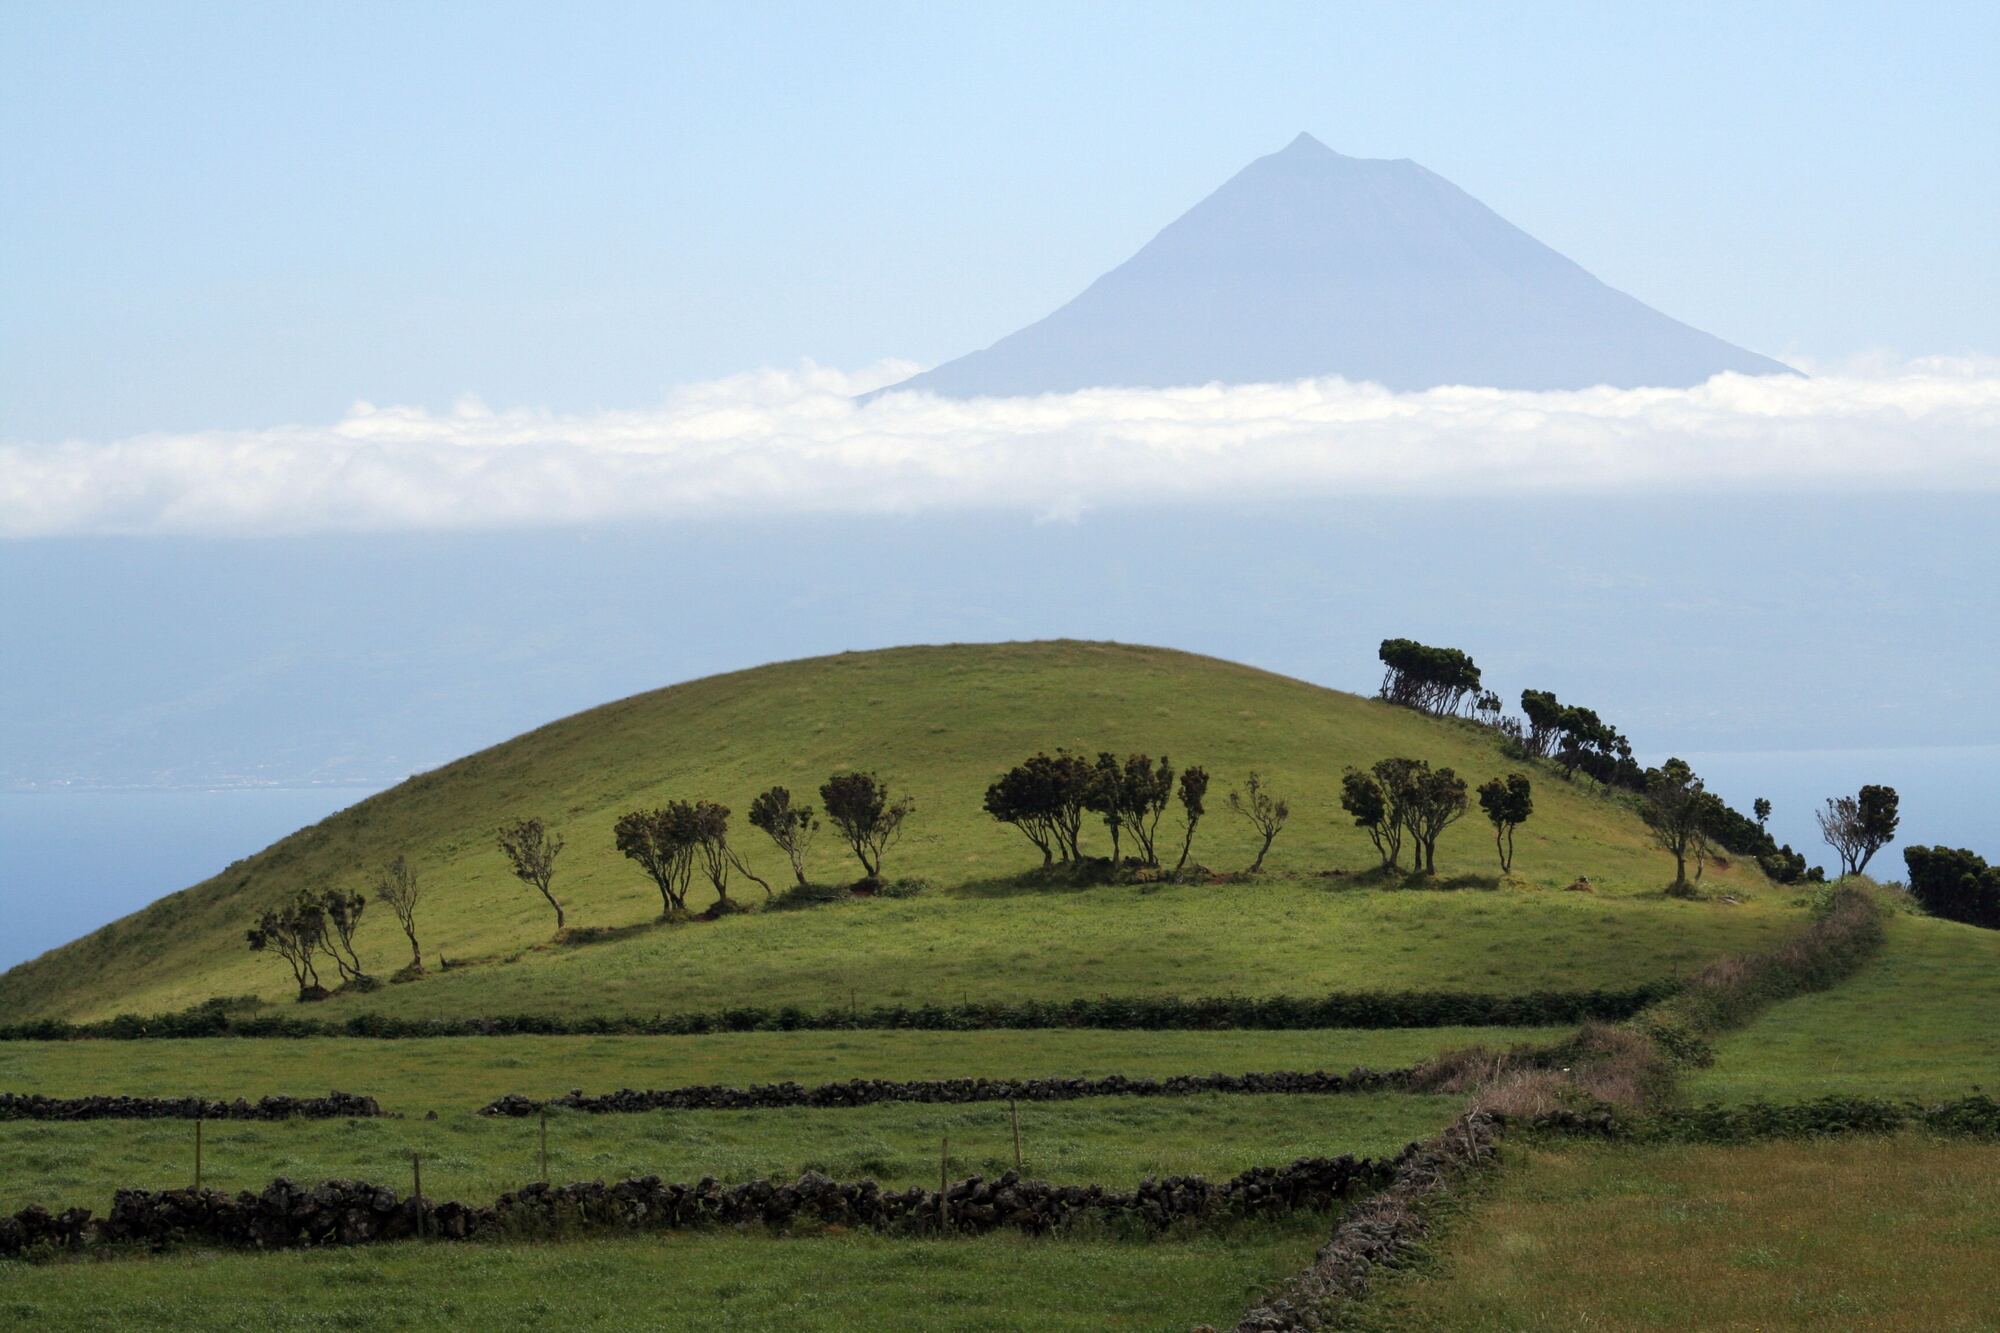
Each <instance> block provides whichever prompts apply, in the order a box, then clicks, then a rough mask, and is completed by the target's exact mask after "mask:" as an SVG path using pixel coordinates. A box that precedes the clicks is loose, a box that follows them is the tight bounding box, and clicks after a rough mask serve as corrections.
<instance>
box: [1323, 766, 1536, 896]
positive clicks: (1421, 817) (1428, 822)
mask: <svg viewBox="0 0 2000 1333" xmlns="http://www.w3.org/2000/svg"><path fill="white" fill-rule="evenodd" d="M1468 807H1469V801H1468V799H1467V795H1466V783H1465V779H1464V778H1461V777H1460V776H1458V774H1457V773H1455V772H1453V771H1452V770H1451V769H1449V768H1435V769H1434V768H1432V767H1431V765H1430V761H1429V760H1426V759H1408V758H1392V759H1380V760H1377V761H1376V762H1375V764H1374V765H1373V766H1372V767H1371V768H1369V769H1368V770H1367V771H1366V772H1363V771H1362V770H1360V769H1358V768H1350V769H1348V770H1347V771H1346V772H1345V773H1344V774H1342V775H1341V779H1340V808H1341V809H1343V810H1345V811H1347V813H1348V814H1349V815H1350V816H1352V817H1353V820H1354V826H1355V827H1356V828H1358V829H1360V830H1362V831H1363V832H1364V833H1366V834H1367V835H1368V840H1369V841H1370V842H1371V843H1373V844H1374V846H1375V851H1376V854H1377V855H1379V856H1380V857H1381V858H1382V868H1383V869H1384V870H1395V869H1398V868H1399V867H1400V864H1401V859H1402V854H1403V846H1404V844H1405V843H1406V842H1407V843H1408V844H1409V846H1410V849H1411V859H1412V861H1413V865H1412V866H1411V869H1412V870H1413V871H1415V872H1416V873H1418V874H1424V875H1435V874H1436V873H1437V844H1438V838H1439V837H1440V836H1442V835H1443V833H1444V831H1445V830H1446V829H1447V828H1449V827H1451V826H1452V825H1453V824H1455V823H1457V822H1458V820H1459V819H1461V818H1462V817H1464V815H1465V813H1466V810H1467V809H1468ZM1479 808H1480V810H1481V811H1482V812H1483V813H1484V814H1485V816H1486V818H1487V820H1488V822H1489V823H1490V824H1491V825H1492V826H1493V847H1494V851H1495V853H1496V855H1497V856H1498V857H1499V860H1500V870H1501V873H1503V874H1507V873H1511V872H1512V871H1513V869H1514V830H1515V829H1517V828H1519V827H1520V826H1521V825H1523V824H1525V823H1527V822H1528V817H1529V816H1530V815H1532V814H1533V813H1534V811H1535V798H1534V789H1533V786H1532V784H1530V783H1529V781H1528V779H1527V778H1526V777H1525V776H1524V775H1522V774H1520V773H1509V774H1507V775H1506V776H1505V777H1499V778H1493V779H1491V780H1489V781H1487V782H1485V783H1482V784H1481V785H1480V788H1479Z"/></svg>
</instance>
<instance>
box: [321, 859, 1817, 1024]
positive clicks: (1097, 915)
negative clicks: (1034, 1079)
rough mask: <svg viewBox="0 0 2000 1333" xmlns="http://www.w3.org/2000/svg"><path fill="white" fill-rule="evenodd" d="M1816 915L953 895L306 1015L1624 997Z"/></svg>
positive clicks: (793, 920) (789, 917)
mask: <svg viewBox="0 0 2000 1333" xmlns="http://www.w3.org/2000/svg"><path fill="white" fill-rule="evenodd" d="M1801 919H1802V917H1801V914H1800V913H1799V912H1798V911H1797V910H1796V909H1793V908H1790V907H1787V906H1785V905H1784V904H1783V902H1782V901H1780V900H1777V899H1776V898H1775V897H1774V896H1767V897H1765V898H1763V899H1760V900H1756V901H1749V902H1743V903H1738V904H1733V905H1732V904H1725V903H1719V902H1677V901H1671V900H1666V899H1661V898H1651V899H1643V898H1634V897H1615V896H1608V895H1606V896H1600V895H1594V894H1580V893H1563V892H1560V891H1558V890H1553V889H1547V888H1543V889H1533V888H1509V889H1503V890H1497V891H1491V892H1480V891H1476V890H1475V891H1469V892H1457V893H1453V892H1423V891H1394V890H1381V889H1364V888H1352V887H1346V886H1343V885H1341V884H1340V883H1339V882H1338V881H1321V882H1289V881H1283V880H1278V881H1273V882H1269V883H1265V884H1258V885H1254V886H1248V887H1216V886H1205V885H1164V886H1155V885H1120V886H1115V887H1103V888H1096V889H1090V890H1081V891H1070V892H1061V891H1049V892H1042V893H1032V894H1018V895H1009V896H1004V897H985V896H973V895H970V894H947V893H937V894H932V895H930V896H927V897H919V898H916V899H910V900H892V901H881V900H875V901H865V902H855V903H849V904H844V905H840V906H834V907H825V908H819V909H816V910H813V911H806V912H773V913H768V914H767V913H758V914H755V915H752V916H739V917H732V918H729V919H727V920H724V921H720V922H715V923H712V924H709V923H703V924H696V925H689V926H681V927H667V928H661V929H657V930H652V931H648V932H645V933H642V934H639V935H636V936H632V937H629V938H625V939H621V940H618V941H615V942H610V943H605V944H598V945H590V946H585V947H579V948H552V949H543V950H536V951H531V952H529V953H527V954H525V955H523V956H522V957H520V958H519V959H516V960H514V961H513V962H511V963H508V964H506V965H500V966H491V967H479V968H472V969H468V970H466V971H462V972H455V973H451V974H449V975H446V976H440V977H436V978H433V979H431V980H429V981H425V982H423V983H420V984H417V985H411V986H396V987H391V988H388V989H386V990H382V991H376V992H373V993H371V994H366V995H357V996H351V997H342V998H339V999H336V1000H332V1001H329V1002H327V1003H324V1004H321V1005H316V1006H310V1007H301V1006H286V1011H287V1012H296V1013H300V1014H303V1015H305V1016H309V1017H320V1018H324V1019H328V1020H339V1019H341V1018H344V1017H346V1016H347V1015H349V1014H353V1013H365V1012H388V1013H395V1014H401V1015H409V1016H440V1017H467V1016H480V1015H490V1014H511V1013H555V1014H567V1015H585V1014H603V1015H626V1014H639V1015H646V1014H655V1013H673V1012H677V1011H688V1010H694V1011H714V1010H718V1009H724V1008H728V1007H731V1006H735V1005H747V1004H756V1005H783V1004H797V1005H803V1006H807V1007H810V1008H834V1007H840V1006H844V1005H848V1004H862V1005H877V1004H907V1005H922V1004H939V1005H945V1004H956V1003H959V1002H960V1001H962V1000H968V999H970V1000H1017V999H1022V998H1030V997H1041V998H1050V999H1066V998H1070V997H1073V996H1096V995H1182V996H1189V997H1194V996H1208V995H1238V994H1247V995H1315V994H1325V993H1327V992H1330V991H1362V990H1440V991H1460V992H1463V991H1487V992H1500V993H1509V994H1511V993H1518V992H1523V991H1532V990H1573V989H1588V988H1591V987H1606V988H1619V987H1626V986H1633V985H1637V984H1640V983H1642V982H1648V981H1653V980H1657V979H1659V978H1663V977H1669V976H1672V975H1674V974H1676V973H1685V972H1690V971H1692V970H1694V969H1695V968H1697V967H1698V966H1700V965H1701V964H1702V963H1705V962H1708V961H1710V960H1711V959H1714V958H1716V957H1719V956H1721V955H1723V954H1727V953H1732V952H1739V951H1747V950H1753V949H1757V948H1760V947H1765V946H1768V945H1769V944H1771V943H1773V942H1775V940H1776V939H1778V938H1779V937H1780V936H1781V935H1782V934H1783V933H1784V932H1785V931H1786V930H1788V929H1792V928H1795V927H1796V926H1797V924H1798V923H1799V921H1800V920H1801Z"/></svg>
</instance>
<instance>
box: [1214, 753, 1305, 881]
mask: <svg viewBox="0 0 2000 1333" xmlns="http://www.w3.org/2000/svg"><path fill="white" fill-rule="evenodd" d="M1229 809H1230V812H1231V813H1232V814H1234V815H1236V816H1238V817H1239V818H1241V819H1242V820H1244V821H1245V822H1246V823H1248V824H1249V825H1250V827H1251V828H1253V829H1255V830H1256V831H1257V836H1258V837H1259V838H1260V839H1261V840H1262V841H1260V842H1259V843H1258V845H1257V859H1256V860H1254V861H1252V862H1251V863H1250V871H1249V873H1251V874H1253V875H1254V874H1256V873H1257V872H1258V871H1260V870H1262V869H1263V868H1264V857H1265V856H1266V855H1268V854H1269V853H1270V850H1271V843H1272V842H1273V841H1275V840H1276V838H1277V836H1278V834H1279V833H1281V832H1282V831H1283V830H1284V827H1285V821H1286V820H1287V819H1290V818H1291V817H1292V807H1291V803H1290V802H1288V801H1286V800H1285V799H1284V798H1283V797H1280V796H1275V795H1273V794H1272V793H1271V791H1270V789H1269V788H1267V787H1266V786H1265V785H1264V779H1263V778H1262V777H1261V776H1260V775H1259V774H1258V773H1257V772H1256V771H1255V770H1252V771H1251V773H1250V776H1249V777H1248V778H1247V779H1245V781H1244V783H1243V790H1242V791H1240V792H1239V791H1236V790H1234V789H1233V788H1232V789H1231V790H1230V793H1229Z"/></svg>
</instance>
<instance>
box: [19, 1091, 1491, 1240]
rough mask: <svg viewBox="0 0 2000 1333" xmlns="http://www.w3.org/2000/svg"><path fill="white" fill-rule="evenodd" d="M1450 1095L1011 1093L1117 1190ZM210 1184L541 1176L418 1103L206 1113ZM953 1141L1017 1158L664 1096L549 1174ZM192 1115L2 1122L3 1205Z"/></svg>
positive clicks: (798, 1167)
mask: <svg viewBox="0 0 2000 1333" xmlns="http://www.w3.org/2000/svg"><path fill="white" fill-rule="evenodd" d="M1458 1105H1459V1099H1455V1098H1450V1097H1424V1096H1410V1095H1405V1094H1401V1093H1353V1094H1342V1095H1339V1096H1333V1097H1311V1096H1245V1095H1235V1094H1206V1095H1202V1096H1194V1097H1181V1098H1155V1097H1104V1098H1093V1099H1091V1100H1088V1101H1077V1102H1055V1103H1041V1104H1032V1105H1027V1106H1023V1107H1022V1108H1021V1127H1022V1134H1023V1138H1024V1141H1025V1159H1024V1164H1025V1166H1026V1168H1027V1169H1028V1170H1029V1171H1030V1172H1031V1173H1032V1174H1034V1175H1037V1176H1040V1177H1042V1178H1044V1179H1051V1180H1060V1181H1094V1182H1099V1183H1103V1184H1109V1185H1117V1186H1119V1187H1129V1186H1131V1185H1133V1184H1136V1183H1137V1182H1138V1181H1139V1180H1141V1179H1143V1178H1144V1177H1146V1176H1149V1175H1152V1176H1160V1175H1170V1174H1201V1175H1205V1176H1208V1177H1209V1178H1211V1179H1221V1178H1223V1177H1226V1176H1231V1175H1234V1174H1236V1173H1237V1172H1239V1171H1242V1170H1244V1169H1245V1168H1247V1167H1251V1166H1256V1165H1260V1164H1273V1165H1275V1164H1281V1163H1284V1162H1288V1161H1291V1160H1292V1159H1293V1158H1296V1157H1305V1156H1336V1155H1338V1154H1340V1153H1343V1152H1351V1153H1354V1154H1355V1155H1357V1156H1379V1155H1381V1154H1384V1153H1393V1152H1395V1151H1396V1150H1398V1149H1400V1148H1401V1147H1402V1146H1403V1145H1404V1144H1406V1143H1408V1142H1410V1141H1411V1140H1413V1139H1419V1138H1423V1137H1426V1136H1428V1135H1429V1134H1431V1133H1434V1132H1435V1131H1436V1130H1437V1129H1439V1128H1441V1127H1442V1126H1443V1125H1444V1124H1445V1122H1447V1121H1448V1120H1450V1118H1451V1117H1452V1115H1453V1113H1454V1112H1455V1111H1456V1110H1457V1109H1458ZM205 1133H206V1145H205V1147H206V1152H205V1157H206V1163H205V1175H206V1183H208V1184H210V1185H213V1186H216V1187H218V1188H224V1189H255V1188H261V1187H262V1186H263V1185H264V1184H265V1182H267V1181H269V1180H270V1179H272V1178H273V1177H274V1176H281V1175H282V1176H288V1177H290V1178H291V1179H293V1180H295V1181H301V1182H312V1181H318V1180H325V1179H353V1178H360V1179H364V1180H372V1181H377V1182H380V1183H383V1184H389V1185H395V1186H399V1187H403V1186H406V1185H407V1183H408V1176H409V1160H410V1153H411V1152H412V1151H417V1152H421V1153H423V1154H424V1161H425V1163H426V1165H425V1168H424V1187H425V1190H426V1191H427V1192H428V1193H431V1194H434V1195H436V1196H438V1197H456V1198H460V1199H463V1200H466V1201H468V1202H485V1201H488V1200H491V1199H492V1198H493V1197H494V1196H495V1195H497V1194H499V1193H500V1192H501V1191H503V1190H508V1189H514V1188H518V1187H519V1186H521V1185H523V1184H526V1183H528V1182H529V1181H531V1180H534V1179H536V1178H537V1177H538V1175H539V1169H538V1167H537V1164H536V1152H537V1134H538V1128H537V1126H536V1124H535V1122H534V1121H532V1120H495V1119H489V1118H487V1117H483V1116H478V1115H472V1114H467V1113H464V1112H454V1113H450V1114H440V1116H439V1118H438V1119H437V1120H434V1121H433V1120H426V1119H422V1118H410V1119H401V1120H398V1119H380V1120H351V1121H306V1120H293V1121H284V1122H279V1123H254V1122H238V1121H231V1122H218V1123H213V1124H210V1125H208V1126H207V1127H206V1131H205ZM947 1137H948V1138H950V1140H951V1147H952V1157H951V1164H952V1171H953V1173H954V1174H955V1175H968V1174H971V1173H973V1172H980V1173H983V1174H986V1175H997V1174H998V1173H999V1172H1001V1171H1003V1170H1006V1169H1008V1168H1009V1167H1011V1166H1012V1165H1013V1136H1012V1131H1011V1127H1010V1125H1009V1121H1008V1117H1007V1107H1006V1105H1005V1104H1004V1103H1000V1104H990V1103H988V1104H979V1105H973V1106H924V1105H901V1104H881V1105H876V1106H865V1107H856V1108H853V1109H842V1110H806V1109H783V1110H771V1111H673V1112H649V1113H643V1114H633V1115H602V1116H594V1115H587V1114H583V1113H568V1114H564V1113H560V1112H558V1113H555V1114H552V1115H551V1116H550V1118H549V1141H550V1168H549V1174H550V1176H551V1178H553V1179H556V1180H594V1179H604V1180H616V1179H620V1178H623V1177H626V1176H645V1175H657V1176H662V1177H664V1178H666V1179H669V1180H689V1181H692V1180H698V1179H700V1178H701V1177H702V1176H704V1175H713V1176H715V1177H716V1178H717V1179H719V1180H722V1181H724V1182H725V1183H728V1182H735V1181H742V1180H754V1179H761V1178H770V1177H777V1178H780V1179H785V1180H792V1179H796V1178H797V1177H798V1176H799V1174H800V1173H801V1172H803V1171H805V1170H808V1169H811V1170H817V1171H821V1172H824V1173H826V1174H827V1175H831V1176H833V1177H835V1178H837V1179H842V1180H851V1179H861V1178H863V1177H872V1178H874V1179H876V1180H879V1181H882V1182H883V1183H884V1184H892V1185H896V1186H899V1187H900V1186H904V1185H916V1184H925V1183H929V1184H931V1185H935V1184H936V1183H937V1178H938V1148H939V1141H940V1140H941V1139H944V1138H947ZM193 1148H194V1126H193V1124H192V1123H190V1122H188V1121H162V1120H145V1121H95V1122H88V1123H48V1122H32V1121H8V1122H0V1212H12V1211H14V1210H16V1209H18V1208H21V1207H24V1206H26V1205H27V1204H30V1203H42V1204H47V1205H51V1206H53V1205H57V1204H65V1205H67V1204H83V1205H86V1206H89V1207H95V1208H102V1207H103V1206H104V1205H106V1204H108V1203H109V1202H110V1200H111V1195H112V1192H113V1190H115V1189H116V1188H117V1187H118V1186H120V1185H144V1186H151V1187H154V1188H168V1187H175V1186H181V1185H185V1184H187V1183H189V1179H190V1176H191V1174H192V1169H193Z"/></svg>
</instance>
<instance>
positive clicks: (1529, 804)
mask: <svg viewBox="0 0 2000 1333" xmlns="http://www.w3.org/2000/svg"><path fill="white" fill-rule="evenodd" d="M1479 808H1480V809H1481V810H1484V811H1485V812H1486V818H1487V819H1489V820H1491V821H1492V824H1493V847H1494V850H1495V851H1497V852H1499V854H1500V873H1501V874H1503V875H1509V874H1512V873H1513V871H1514V830H1515V829H1517V828H1519V827H1520V826H1521V825H1523V824H1525V823H1527V822H1528V816H1529V815H1532V814H1533V813H1535V797H1534V793H1533V791H1532V790H1531V788H1530V786H1529V784H1528V779H1527V776H1526V775H1525V774H1522V773H1509V774H1508V775H1507V776H1506V777H1504V778H1489V779H1488V780H1487V781H1485V782H1483V783H1481V784H1480V785H1479Z"/></svg>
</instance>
